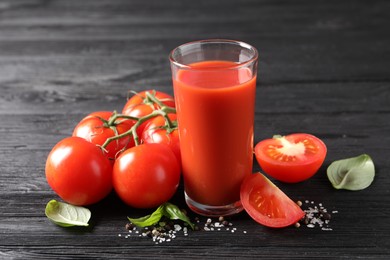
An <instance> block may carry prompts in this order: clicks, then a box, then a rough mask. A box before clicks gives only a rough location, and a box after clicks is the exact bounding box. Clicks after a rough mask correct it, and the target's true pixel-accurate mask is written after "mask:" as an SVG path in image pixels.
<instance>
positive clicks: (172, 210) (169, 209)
mask: <svg viewBox="0 0 390 260" xmlns="http://www.w3.org/2000/svg"><path fill="white" fill-rule="evenodd" d="M164 206H165V207H164V209H165V211H164V216H166V217H168V218H170V219H180V220H182V221H184V222H186V223H187V224H188V225H189V226H190V227H191V228H192V229H194V228H195V225H194V224H193V223H192V222H191V221H190V219H189V218H188V217H187V215H185V214H184V213H183V212H182V211H181V210H180V209H179V208H178V207H177V206H176V205H173V204H172V203H169V202H167V203H165V204H164Z"/></svg>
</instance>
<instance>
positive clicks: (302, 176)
mask: <svg viewBox="0 0 390 260" xmlns="http://www.w3.org/2000/svg"><path fill="white" fill-rule="evenodd" d="M326 152H327V149H326V145H325V144H324V143H323V142H322V141H321V140H320V139H319V138H317V137H315V136H314V135H310V134H305V133H296V134H291V135H287V136H274V138H272V139H266V140H263V141H261V142H259V143H258V144H257V145H256V146H255V156H256V159H257V161H258V163H259V164H260V166H261V168H262V169H263V171H264V172H265V173H267V174H268V175H270V176H271V177H273V178H275V179H277V180H279V181H283V182H289V183H296V182H301V181H304V180H306V179H308V178H310V177H312V176H313V175H314V174H315V173H316V172H317V171H318V169H319V168H320V167H321V165H322V163H323V162H324V160H325V156H326Z"/></svg>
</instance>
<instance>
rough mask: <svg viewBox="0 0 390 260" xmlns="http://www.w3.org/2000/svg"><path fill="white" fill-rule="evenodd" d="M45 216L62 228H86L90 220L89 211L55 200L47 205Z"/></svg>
mask: <svg viewBox="0 0 390 260" xmlns="http://www.w3.org/2000/svg"><path fill="white" fill-rule="evenodd" d="M45 214H46V216H47V217H48V218H49V219H50V220H51V221H53V222H54V223H55V224H57V225H59V226H62V227H72V226H88V225H89V224H88V221H89V219H90V218H91V211H90V210H89V209H87V208H84V207H79V206H74V205H70V204H67V203H63V202H58V201H56V200H51V201H49V202H48V203H47V205H46V209H45Z"/></svg>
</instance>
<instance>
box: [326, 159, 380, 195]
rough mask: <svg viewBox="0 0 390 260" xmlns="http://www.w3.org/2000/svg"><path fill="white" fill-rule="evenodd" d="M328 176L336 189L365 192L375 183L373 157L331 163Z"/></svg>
mask: <svg viewBox="0 0 390 260" xmlns="http://www.w3.org/2000/svg"><path fill="white" fill-rule="evenodd" d="M327 175H328V179H329V181H330V182H331V183H332V185H333V187H334V188H335V189H346V190H363V189H365V188H367V187H368V186H370V185H371V183H372V182H373V180H374V177H375V167H374V163H373V161H372V159H371V157H370V156H369V155H367V154H362V155H360V156H357V157H353V158H348V159H343V160H338V161H335V162H333V163H331V164H330V165H329V167H328V169H327Z"/></svg>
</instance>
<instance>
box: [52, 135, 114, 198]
mask: <svg viewBox="0 0 390 260" xmlns="http://www.w3.org/2000/svg"><path fill="white" fill-rule="evenodd" d="M45 172H46V180H47V182H48V183H49V185H50V187H51V188H52V189H53V190H54V191H55V192H56V193H57V194H58V196H60V197H61V198H62V199H63V200H64V201H66V202H68V203H70V204H73V205H89V204H93V203H96V202H98V201H100V200H101V199H103V198H104V197H106V196H107V195H108V193H110V191H111V190H112V164H111V163H110V161H109V160H108V159H107V157H106V156H105V155H104V154H103V152H102V150H101V149H100V148H99V147H97V146H96V145H94V144H92V143H90V142H88V141H86V140H85V139H83V138H80V137H68V138H65V139H63V140H61V141H60V142H59V143H57V144H56V145H55V146H54V147H53V149H52V150H51V152H50V153H49V156H48V157H47V161H46V168H45Z"/></svg>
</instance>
